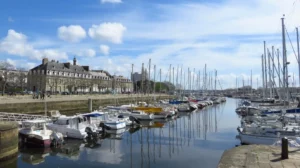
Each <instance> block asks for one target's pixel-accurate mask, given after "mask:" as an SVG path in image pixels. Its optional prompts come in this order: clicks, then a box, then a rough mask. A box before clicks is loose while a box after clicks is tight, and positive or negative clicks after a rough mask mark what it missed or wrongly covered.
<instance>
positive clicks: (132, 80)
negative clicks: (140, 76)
mask: <svg viewBox="0 0 300 168" xmlns="http://www.w3.org/2000/svg"><path fill="white" fill-rule="evenodd" d="M133 65H134V64H131V82H132V88H133V90H134V83H135V82H134V79H133ZM133 90H131V92H133Z"/></svg>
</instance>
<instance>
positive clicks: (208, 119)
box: [18, 99, 239, 168]
mask: <svg viewBox="0 0 300 168" xmlns="http://www.w3.org/2000/svg"><path fill="white" fill-rule="evenodd" d="M234 109H235V100H234V99H229V100H228V101H227V102H226V103H224V104H219V105H216V106H213V107H209V108H206V109H203V110H201V111H195V112H191V113H180V114H179V116H178V118H174V119H172V120H158V121H143V122H142V123H141V124H142V127H132V128H128V129H123V130H118V131H112V130H109V131H108V132H107V134H106V135H105V136H104V137H103V139H98V140H91V141H86V142H83V141H74V140H73V141H68V142H67V143H66V145H65V146H63V147H62V148H56V149H50V150H49V151H47V150H46V151H45V150H44V151H42V150H40V151H34V150H31V149H30V152H29V151H28V150H27V151H26V149H25V150H20V156H21V157H20V158H19V161H18V166H19V167H26V166H27V167H31V166H30V165H29V164H32V165H34V164H35V165H36V164H38V165H39V166H41V167H55V166H56V167H69V166H72V167H73V168H77V167H82V166H83V167H130V168H132V167H141V168H143V167H145V168H150V167H155V168H156V167H174V168H177V167H195V166H199V165H201V166H202V167H216V165H217V163H218V161H219V159H220V157H221V155H222V153H223V151H224V150H225V149H228V148H231V147H234V146H235V144H238V141H237V140H235V134H236V132H235V130H236V126H237V125H238V124H239V120H238V118H237V116H236V115H235V112H234ZM30 160H31V161H30ZM28 163H29V164H28ZM54 163H55V164H54Z"/></svg>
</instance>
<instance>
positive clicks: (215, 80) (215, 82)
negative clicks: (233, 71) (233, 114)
mask: <svg viewBox="0 0 300 168" xmlns="http://www.w3.org/2000/svg"><path fill="white" fill-rule="evenodd" d="M217 73H218V72H217V70H215V91H214V95H216V90H217Z"/></svg>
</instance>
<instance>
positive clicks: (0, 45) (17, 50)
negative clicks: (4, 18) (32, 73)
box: [0, 29, 68, 60]
mask: <svg viewBox="0 0 300 168" xmlns="http://www.w3.org/2000/svg"><path fill="white" fill-rule="evenodd" d="M0 52H4V53H7V54H11V55H16V56H22V57H28V58H30V59H35V60H41V59H42V58H43V57H48V58H49V59H67V58H68V55H67V54H66V53H65V52H60V51H58V50H56V49H41V50H39V49H35V48H34V47H33V46H32V45H31V44H30V43H28V41H27V36H26V35H24V34H22V33H18V32H16V31H14V30H12V29H10V30H8V33H7V36H6V37H5V38H4V39H3V40H2V41H0Z"/></svg>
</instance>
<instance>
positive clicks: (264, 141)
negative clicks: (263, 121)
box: [239, 133, 295, 145]
mask: <svg viewBox="0 0 300 168" xmlns="http://www.w3.org/2000/svg"><path fill="white" fill-rule="evenodd" d="M284 137H287V138H291V139H293V138H295V137H294V136H291V137H288V136H279V137H277V136H263V135H257V134H243V133H239V139H240V141H241V144H249V145H251V144H260V145H273V144H274V143H275V142H277V141H278V140H281V138H284Z"/></svg>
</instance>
